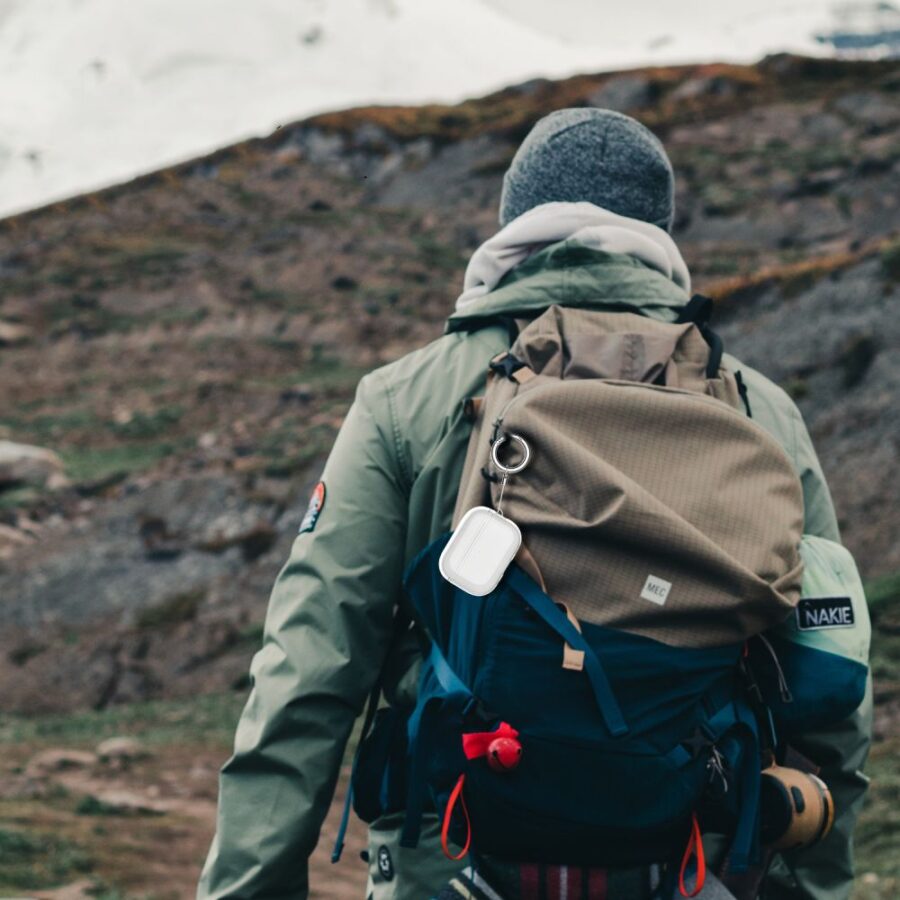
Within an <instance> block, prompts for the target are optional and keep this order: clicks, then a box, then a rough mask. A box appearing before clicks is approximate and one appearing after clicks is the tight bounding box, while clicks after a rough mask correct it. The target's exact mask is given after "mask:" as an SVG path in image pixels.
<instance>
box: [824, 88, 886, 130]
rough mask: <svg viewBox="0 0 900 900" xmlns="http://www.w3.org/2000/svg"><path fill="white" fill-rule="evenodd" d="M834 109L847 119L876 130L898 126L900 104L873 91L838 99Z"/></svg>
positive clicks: (846, 95)
mask: <svg viewBox="0 0 900 900" xmlns="http://www.w3.org/2000/svg"><path fill="white" fill-rule="evenodd" d="M834 108H835V109H836V110H838V111H839V112H841V113H843V114H844V115H845V116H847V117H848V118H849V119H852V120H854V121H856V122H859V123H861V124H864V125H868V126H869V127H870V128H874V129H877V130H880V129H886V128H892V127H894V126H896V125H898V124H900V102H898V101H897V100H894V99H893V98H890V97H886V96H885V95H884V94H878V93H875V92H874V91H871V92H870V91H860V92H858V93H853V94H845V95H844V96H843V97H839V98H838V99H837V100H836V101H835V104H834Z"/></svg>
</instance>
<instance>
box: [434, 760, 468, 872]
mask: <svg viewBox="0 0 900 900" xmlns="http://www.w3.org/2000/svg"><path fill="white" fill-rule="evenodd" d="M465 783H466V776H465V775H460V776H459V780H458V781H457V782H456V785H455V787H454V788H453V790H452V791H451V792H450V799H449V800H447V809H446V810H445V811H444V823H443V825H442V826H441V847H442V848H443V850H444V856H446V857H447V859H449V860H451V861H452V862H459V861H460V860H461V859H464V858H465V857H466V855H467V854H468V852H469V846H470V845H471V843H472V823H471V822H470V821H469V810H468V809H467V808H466V798H465V797H464V796H463V792H462V791H463V787H464V785H465ZM457 801H459V805H460V807H461V808H462V811H463V815H464V816H465V819H466V843H465V846H464V847H463V848H462V850H460V851H459V853H457V854H456V855H454V854H453V852H452V851H451V850H450V822H451V821H452V819H453V810H454V809H455V807H456V803H457Z"/></svg>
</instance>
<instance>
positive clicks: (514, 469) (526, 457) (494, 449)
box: [491, 433, 531, 478]
mask: <svg viewBox="0 0 900 900" xmlns="http://www.w3.org/2000/svg"><path fill="white" fill-rule="evenodd" d="M507 440H511V441H515V442H516V443H517V444H518V445H519V448H520V449H521V451H522V459H521V460H519V462H517V463H516V464H515V465H514V466H506V465H504V464H503V463H502V462H500V457H499V450H500V448H501V447H502V446H503V445H504V444H505V443H506V442H507ZM530 461H531V447H529V446H528V441H526V440H525V438H523V437H522V436H521V435H518V434H512V433H510V434H503V435H500V437H498V438H497V440H495V441H494V443H493V444H491V462H492V463H493V464H494V466H495V468H497V469H498V470H499V471H500V472H502V473H503V475H504V477H506V478H509V476H510V475H518V474H519V472H521V471H522V470H523V469H524V468H525V467H526V466H527V465H528V463H529V462H530Z"/></svg>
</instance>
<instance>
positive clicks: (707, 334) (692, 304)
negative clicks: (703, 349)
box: [675, 294, 725, 378]
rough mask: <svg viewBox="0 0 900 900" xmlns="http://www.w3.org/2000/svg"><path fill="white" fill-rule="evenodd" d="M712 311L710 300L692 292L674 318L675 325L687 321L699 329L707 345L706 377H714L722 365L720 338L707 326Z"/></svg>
mask: <svg viewBox="0 0 900 900" xmlns="http://www.w3.org/2000/svg"><path fill="white" fill-rule="evenodd" d="M712 313H713V302H712V300H711V299H710V298H709V297H705V296H704V295H703V294H694V296H693V297H691V299H690V300H688V302H687V303H686V304H685V305H684V306H683V307H682V308H681V311H680V312H679V313H678V317H677V318H676V319H675V324H676V325H684V324H686V323H687V322H692V323H693V324H694V325H696V326H697V328H699V329H700V334H702V335H703V340H705V341H706V343H707V344H708V345H709V362H707V364H706V377H707V378H716V377H717V376H718V374H719V367H720V366H721V365H722V354H723V353H724V352H725V345H724V344H723V343H722V338H720V337H719V335H717V334H716V333H715V332H714V331H713V330H712V328H710V327H709V320H710V319H711V318H712Z"/></svg>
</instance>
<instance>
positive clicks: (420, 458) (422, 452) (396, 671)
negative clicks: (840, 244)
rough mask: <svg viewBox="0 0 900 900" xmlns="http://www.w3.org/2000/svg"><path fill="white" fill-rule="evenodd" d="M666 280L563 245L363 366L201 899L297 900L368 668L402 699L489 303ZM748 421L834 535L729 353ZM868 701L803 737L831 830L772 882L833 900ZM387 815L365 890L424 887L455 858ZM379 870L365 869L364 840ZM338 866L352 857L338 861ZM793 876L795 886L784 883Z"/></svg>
mask: <svg viewBox="0 0 900 900" xmlns="http://www.w3.org/2000/svg"><path fill="white" fill-rule="evenodd" d="M687 299H688V298H687V296H686V295H685V293H684V292H683V291H682V290H681V289H680V288H679V287H677V286H676V285H674V284H673V283H672V282H671V281H669V280H668V279H666V278H665V277H664V276H662V275H660V274H658V273H657V272H655V271H653V270H651V269H649V268H647V267H646V266H644V265H643V264H642V263H639V262H638V261H636V260H634V259H633V258H631V257H628V256H622V255H618V254H609V253H603V252H600V251H597V250H592V249H589V248H587V247H585V246H583V245H580V244H578V243H575V242H572V241H561V242H559V243H557V244H553V245H551V246H549V247H547V248H545V249H543V250H542V251H540V252H539V253H537V254H535V255H534V256H532V257H531V258H529V259H528V260H526V261H525V262H524V263H522V264H521V265H519V266H518V267H517V268H515V269H513V270H512V271H511V272H510V273H508V274H507V276H506V278H505V279H504V280H503V281H502V282H501V283H500V285H499V286H498V287H497V288H495V289H494V291H492V292H491V293H490V294H488V295H487V296H486V297H484V298H482V299H481V300H479V301H478V302H477V303H476V304H474V307H475V309H468V310H466V311H463V312H458V313H456V314H454V315H453V316H451V317H450V319H449V321H448V325H447V333H446V334H445V335H444V336H443V337H441V338H439V339H438V340H436V341H434V342H433V343H431V344H429V345H428V346H426V347H424V348H422V349H420V350H417V351H415V352H413V353H410V354H409V355H407V356H405V357H403V358H402V359H400V360H398V361H396V362H394V363H391V364H390V365H387V366H384V367H383V368H380V369H378V370H376V371H374V372H372V373H370V374H369V375H367V376H366V377H364V378H363V379H362V380H361V381H360V383H359V386H358V389H357V393H356V399H355V401H354V403H353V405H352V407H351V409H350V411H349V413H348V414H347V418H346V420H345V422H344V425H343V427H342V428H341V431H340V433H339V434H338V437H337V439H336V441H335V444H334V447H333V449H332V451H331V454H330V456H329V458H328V461H327V463H326V465H325V470H324V473H323V476H322V478H323V480H324V482H325V485H326V495H325V502H324V506H323V508H322V511H321V513H320V516H319V518H318V521H317V522H316V524H315V527H314V528H313V530H311V531H307V532H306V533H301V534H300V535H298V537H297V538H296V540H295V542H294V545H293V549H292V552H291V556H290V559H289V560H288V562H287V564H286V565H285V567H284V568H283V569H282V571H281V573H280V574H279V576H278V579H277V581H276V583H275V587H274V590H273V592H272V596H271V600H270V603H269V609H268V614H267V618H266V626H265V636H264V642H263V647H262V649H261V650H260V651H259V652H258V653H257V654H256V656H255V657H254V659H253V663H252V667H251V675H252V680H253V690H252V692H251V694H250V697H249V700H248V701H247V705H246V708H245V709H244V712H243V715H242V716H241V720H240V723H239V725H238V729H237V735H236V738H235V747H234V754H233V756H232V757H231V758H230V759H229V760H228V762H227V763H226V764H225V766H224V768H223V769H222V773H221V780H220V796H219V813H218V828H217V833H216V837H215V839H214V841H213V845H212V848H211V849H210V852H209V857H208V859H207V862H206V866H205V868H204V870H203V875H202V877H201V881H200V887H199V892H198V897H200V898H247V900H249V898H267V900H275V898H292V900H293V898H304V897H306V895H307V866H306V860H307V858H308V857H309V855H310V854H311V853H312V851H313V849H314V847H315V846H316V842H317V840H318V836H319V829H320V827H321V824H322V821H323V819H324V817H325V815H326V813H327V811H328V808H329V805H330V803H331V799H332V795H333V792H334V788H335V782H336V780H337V777H338V772H339V770H340V766H341V762H342V758H343V755H344V750H345V745H346V743H347V740H348V738H349V736H350V733H351V730H352V729H353V725H354V722H355V720H356V718H357V716H358V715H359V714H360V712H361V710H362V708H363V705H364V703H365V700H366V697H367V695H368V693H369V691H370V690H371V688H372V687H373V685H374V683H375V681H376V679H377V677H378V674H379V672H380V671H381V670H382V667H383V666H384V667H386V669H385V670H386V673H387V674H386V681H385V695H386V696H387V698H388V699H389V701H390V702H393V703H398V702H399V703H403V702H410V700H411V699H412V698H413V697H414V692H415V681H416V675H417V670H418V662H419V659H420V657H419V649H418V647H417V646H416V645H415V644H414V643H410V644H406V645H403V646H400V647H395V648H393V649H392V651H391V654H390V658H389V659H386V656H387V655H388V647H389V644H390V643H391V635H392V617H393V611H394V609H395V607H396V605H397V603H398V601H399V600H400V596H401V578H402V574H403V571H404V569H405V567H406V565H407V564H408V563H409V562H410V561H411V560H412V558H413V557H414V556H415V555H416V554H417V553H418V552H419V550H421V549H422V548H423V547H424V546H426V545H427V544H428V543H430V542H431V541H432V540H434V539H435V538H437V537H438V536H439V535H441V534H442V533H444V532H445V531H447V530H448V528H449V524H450V520H451V516H452V512H453V506H454V502H455V499H456V493H457V487H458V482H459V479H460V475H461V471H462V465H463V459H464V457H465V450H466V444H467V441H468V438H469V432H470V428H471V426H470V424H469V422H468V421H467V420H466V419H465V418H464V416H463V409H462V401H463V400H464V399H465V398H466V397H469V396H473V395H477V394H479V393H481V391H482V390H483V387H484V379H485V373H486V368H487V363H488V360H489V359H490V358H491V357H492V356H494V355H495V354H497V353H498V352H500V350H502V349H504V348H506V346H507V345H508V336H507V332H506V329H505V328H503V327H500V326H498V325H496V324H495V325H488V326H486V327H484V328H482V329H480V330H476V331H473V332H468V331H465V330H462V329H463V326H465V325H466V324H467V322H468V324H471V321H470V320H471V319H472V318H473V317H477V316H487V315H491V314H494V313H499V312H502V313H507V314H516V315H526V316H531V315H534V314H537V313H538V312H540V311H541V310H543V309H545V308H546V307H547V306H549V305H550V304H551V303H557V304H561V305H566V306H580V307H585V308H592V309H615V308H619V307H621V306H623V305H629V306H632V307H640V308H641V310H642V311H643V312H644V313H645V314H646V315H648V316H653V317H656V318H659V319H663V320H667V321H671V320H672V319H674V318H675V316H676V314H677V310H678V309H679V308H680V307H681V306H683V305H684V304H685V303H686V302H687ZM726 363H727V364H730V365H732V366H737V367H739V368H740V369H741V371H742V373H743V377H744V381H745V383H746V385H747V389H748V394H749V401H750V405H751V408H752V411H753V416H754V418H755V420H756V421H757V422H758V423H759V424H761V425H762V426H763V427H765V428H767V429H768V430H769V431H770V432H771V433H772V434H773V435H774V436H775V437H776V438H777V439H778V440H779V441H780V442H781V444H782V445H783V447H784V448H785V450H786V451H787V452H788V454H789V455H790V456H791V458H792V459H793V461H794V463H795V465H796V468H797V472H798V474H799V476H800V478H801V479H802V483H803V491H804V500H805V506H806V531H807V532H809V533H813V534H818V535H821V536H823V537H827V538H831V539H834V540H836V539H838V527H837V521H836V519H835V514H834V509H833V506H832V502H831V497H830V495H829V492H828V488H827V486H826V484H825V480H824V477H823V475H822V471H821V468H820V466H819V462H818V460H817V458H816V455H815V452H814V450H813V447H812V443H811V441H810V438H809V435H808V433H807V430H806V428H805V426H804V424H803V421H802V419H801V417H800V414H799V412H798V411H797V408H796V407H795V405H794V404H793V402H792V401H791V400H790V399H789V398H788V396H787V395H786V394H785V393H784V392H783V391H782V390H781V389H779V388H778V387H776V386H775V385H774V384H772V383H771V382H770V381H768V380H767V379H766V378H765V377H763V376H762V375H760V374H759V373H757V372H754V371H752V370H751V369H749V368H748V367H746V366H744V365H741V364H740V363H738V362H737V361H736V360H734V359H733V358H731V359H729V358H728V357H726ZM870 716H871V710H870V705H869V704H864V707H863V708H861V709H860V711H859V712H858V713H857V714H856V715H855V716H854V717H852V719H851V720H849V721H847V722H845V723H842V725H840V726H839V727H837V728H833V729H829V730H828V731H823V732H819V733H816V734H811V735H809V738H808V742H807V746H806V747H805V748H800V749H801V750H802V749H806V750H807V751H808V752H809V755H810V756H812V757H813V758H816V759H818V760H820V761H821V762H822V763H823V764H824V765H825V774H826V777H827V778H828V781H829V783H830V784H831V785H832V787H833V789H834V791H835V795H836V802H837V806H838V810H839V821H838V825H837V827H836V829H835V830H834V832H833V833H832V835H831V836H830V837H829V838H828V839H827V840H826V841H825V842H823V843H822V844H820V845H819V846H818V847H816V848H814V849H812V850H809V851H806V852H805V853H797V854H795V855H793V856H791V857H789V858H787V859H785V860H783V861H781V862H780V863H779V869H778V872H777V873H776V875H775V878H774V880H775V881H777V883H778V885H780V886H783V887H784V888H785V889H786V890H787V893H785V894H784V896H789V897H797V898H800V897H802V898H810V900H813V898H814V900H824V898H828V900H842V898H846V897H848V896H849V893H850V884H851V880H852V864H851V846H850V836H851V832H852V829H853V824H854V822H855V818H856V815H857V813H858V809H859V805H860V803H861V799H862V795H863V793H864V791H865V779H864V777H863V776H862V775H861V774H860V773H859V769H860V768H861V767H862V764H863V761H864V758H865V755H866V751H867V748H868V740H869V730H870ZM397 825H398V823H397V821H384V822H379V823H376V824H375V826H373V828H372V830H371V834H372V843H371V850H372V851H373V852H370V857H371V863H370V870H371V875H370V891H374V894H375V897H376V898H382V897H391V898H407V897H408V898H410V900H412V898H415V900H424V898H426V897H428V896H432V893H433V892H436V891H437V889H438V888H439V887H440V884H441V882H442V881H443V880H445V879H446V878H447V877H448V875H450V874H452V873H453V872H454V871H455V870H456V868H457V867H458V866H452V865H451V864H449V863H447V862H446V861H445V860H444V858H443V856H442V855H441V853H440V850H439V849H438V848H437V845H436V828H435V827H434V823H433V822H432V823H429V825H428V827H426V828H425V831H424V840H423V841H422V843H421V844H420V847H419V848H418V849H417V850H399V849H398V848H397V845H396V828H397ZM382 846H384V847H388V848H390V852H392V853H393V859H392V866H393V869H394V872H393V873H390V872H389V873H388V874H391V875H392V877H391V878H390V879H385V878H384V877H383V876H382V874H381V873H380V872H379V869H378V865H377V859H376V858H375V857H376V856H377V849H378V848H379V847H382ZM343 864H344V865H354V864H355V860H350V859H347V860H345V861H344V863H343ZM795 882H798V883H799V884H801V885H802V886H801V887H799V888H793V887H792V885H793V884H794V883H795Z"/></svg>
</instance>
